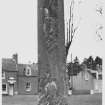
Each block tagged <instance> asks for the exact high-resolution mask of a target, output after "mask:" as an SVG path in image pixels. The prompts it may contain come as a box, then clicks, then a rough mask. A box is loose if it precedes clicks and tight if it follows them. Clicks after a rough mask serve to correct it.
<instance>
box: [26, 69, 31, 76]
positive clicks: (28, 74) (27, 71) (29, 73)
mask: <svg viewBox="0 0 105 105" xmlns="http://www.w3.org/2000/svg"><path fill="white" fill-rule="evenodd" d="M26 75H27V76H30V75H31V68H30V67H27V68H26Z"/></svg>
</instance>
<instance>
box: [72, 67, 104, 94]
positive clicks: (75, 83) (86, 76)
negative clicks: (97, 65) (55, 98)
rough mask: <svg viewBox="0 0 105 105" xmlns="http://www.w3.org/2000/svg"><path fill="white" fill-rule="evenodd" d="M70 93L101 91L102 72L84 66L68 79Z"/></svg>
mask: <svg viewBox="0 0 105 105" xmlns="http://www.w3.org/2000/svg"><path fill="white" fill-rule="evenodd" d="M70 80H71V81H70V83H71V87H72V94H93V93H97V92H98V93H100V92H102V74H101V73H99V72H97V71H95V70H91V69H88V68H85V69H84V70H81V71H80V72H78V73H77V74H76V75H73V76H71V79H70Z"/></svg>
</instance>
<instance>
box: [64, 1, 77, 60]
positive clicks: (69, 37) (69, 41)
mask: <svg viewBox="0 0 105 105" xmlns="http://www.w3.org/2000/svg"><path fill="white" fill-rule="evenodd" d="M73 8H74V0H72V1H71V4H70V16H69V21H68V22H67V39H66V45H65V47H66V58H67V55H68V52H69V48H70V46H71V44H72V41H73V38H74V35H75V32H76V30H77V29H78V27H74V23H73V18H74V13H73Z"/></svg>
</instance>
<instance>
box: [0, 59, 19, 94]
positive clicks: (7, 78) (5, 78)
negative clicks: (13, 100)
mask: <svg viewBox="0 0 105 105" xmlns="http://www.w3.org/2000/svg"><path fill="white" fill-rule="evenodd" d="M17 72H18V70H17V66H16V62H15V60H14V59H11V58H7V59H5V58H3V59H2V94H5V95H14V94H16V93H17Z"/></svg>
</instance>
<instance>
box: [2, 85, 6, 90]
mask: <svg viewBox="0 0 105 105" xmlns="http://www.w3.org/2000/svg"><path fill="white" fill-rule="evenodd" d="M2 91H3V92H7V85H6V84H2Z"/></svg>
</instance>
